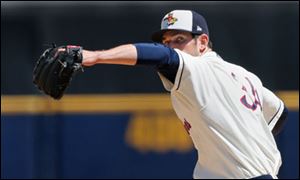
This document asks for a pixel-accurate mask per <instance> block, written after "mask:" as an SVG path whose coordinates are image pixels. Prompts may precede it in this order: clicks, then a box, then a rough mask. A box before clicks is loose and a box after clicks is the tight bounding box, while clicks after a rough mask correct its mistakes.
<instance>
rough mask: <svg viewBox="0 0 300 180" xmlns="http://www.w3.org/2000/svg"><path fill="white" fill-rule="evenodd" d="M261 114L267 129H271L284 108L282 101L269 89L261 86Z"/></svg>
mask: <svg viewBox="0 0 300 180" xmlns="http://www.w3.org/2000/svg"><path fill="white" fill-rule="evenodd" d="M262 90H263V92H262V95H263V114H264V117H265V120H266V122H267V123H268V126H269V129H270V130H272V129H273V128H274V127H275V125H276V123H277V121H278V120H279V118H280V117H281V114H282V112H283V110H284V103H283V102H282V101H281V100H280V99H279V98H278V97H277V96H276V95H275V94H274V93H273V92H271V91H270V90H268V89H267V88H265V87H263V89H262Z"/></svg>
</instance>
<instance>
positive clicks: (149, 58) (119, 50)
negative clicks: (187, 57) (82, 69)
mask: <svg viewBox="0 0 300 180" xmlns="http://www.w3.org/2000/svg"><path fill="white" fill-rule="evenodd" d="M95 64H120V65H132V66H133V65H146V66H154V67H156V68H157V70H158V71H159V72H160V73H162V74H163V75H164V76H165V77H166V78H168V79H169V80H170V81H171V82H174V81H175V76H176V73H177V70H178V67H179V56H178V54H177V52H176V51H175V50H174V49H172V48H169V47H167V46H163V45H161V44H156V43H137V44H126V45H121V46H117V47H115V48H112V49H109V50H103V51H87V50H83V65H84V66H92V65H95Z"/></svg>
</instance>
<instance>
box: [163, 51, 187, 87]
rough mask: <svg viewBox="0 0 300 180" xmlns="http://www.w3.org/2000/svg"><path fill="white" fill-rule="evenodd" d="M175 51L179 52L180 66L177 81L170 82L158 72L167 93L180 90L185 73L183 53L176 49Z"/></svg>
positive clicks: (176, 76) (176, 75)
mask: <svg viewBox="0 0 300 180" xmlns="http://www.w3.org/2000/svg"><path fill="white" fill-rule="evenodd" d="M175 51H176V52H177V54H178V56H179V66H178V69H177V72H176V74H175V80H174V82H172V81H170V80H169V79H168V78H166V77H165V76H164V75H163V73H161V72H159V71H158V75H159V77H160V79H161V81H162V83H163V85H164V87H165V89H166V90H167V91H172V90H176V89H178V88H179V85H180V82H181V78H182V73H183V69H184V62H183V57H182V53H181V52H180V50H178V49H175Z"/></svg>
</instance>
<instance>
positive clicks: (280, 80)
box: [1, 1, 299, 179]
mask: <svg viewBox="0 0 300 180" xmlns="http://www.w3.org/2000/svg"><path fill="white" fill-rule="evenodd" d="M173 9H190V10H194V11H196V12H199V13H200V14H202V15H203V16H204V17H205V18H206V20H207V22H208V26H209V30H210V38H211V40H212V42H213V46H214V47H213V49H214V50H215V51H216V52H218V53H219V54H220V55H221V56H222V57H223V58H224V59H225V60H227V61H229V62H232V63H235V64H238V65H242V66H243V67H245V68H246V69H248V70H249V71H251V72H253V73H255V74H257V75H258V76H259V77H260V78H261V80H262V82H263V83H264V86H266V87H267V88H269V89H270V90H272V91H273V92H275V93H276V94H277V95H278V96H279V97H280V98H282V99H283V101H284V102H285V103H286V105H287V106H288V108H289V110H290V114H289V117H288V118H289V119H288V122H287V125H286V128H285V129H284V131H283V132H282V133H281V134H280V135H279V136H277V137H276V141H277V143H278V147H279V149H280V151H281V154H282V158H283V165H282V166H281V169H280V172H279V175H278V177H279V178H299V2H298V1H294V2H214V1H211V2H195V1H194V2H63V1H62V2H20V1H19V2H17V1H15V2H8V1H1V178H5V179H8V178H9V179H10V178H192V174H193V169H194V166H195V163H196V161H197V154H196V151H195V149H194V148H193V145H192V143H191V141H190V139H189V136H188V135H187V133H186V132H185V131H184V128H183V126H182V124H181V122H180V121H179V120H178V119H177V117H176V115H175V113H174V111H173V110H172V106H171V103H170V99H169V94H168V93H167V92H166V91H165V90H164V88H163V86H162V83H161V81H160V79H159V77H158V75H157V73H156V72H155V70H154V69H152V68H147V67H143V66H134V67H129V66H121V65H101V66H100V65H98V66H94V67H90V68H86V69H85V72H84V73H81V74H80V75H78V76H76V77H75V78H73V80H72V82H71V85H70V87H69V88H68V89H67V91H66V95H65V96H64V98H63V99H62V100H61V101H54V100H52V99H50V98H49V97H46V96H44V95H42V94H41V93H40V92H39V91H38V90H37V88H36V87H35V86H34V85H33V83H32V71H33V67H34V65H35V63H36V61H37V59H38V58H39V56H40V55H41V53H42V52H43V51H44V50H45V49H46V48H47V46H48V45H49V44H51V43H52V42H55V43H56V44H57V45H66V44H74V45H81V46H83V47H84V48H85V49H89V50H101V49H109V48H111V47H114V46H117V45H121V44H124V43H135V42H151V41H150V36H151V34H152V32H154V31H156V30H158V29H159V28H160V21H161V19H162V17H163V16H164V15H165V14H166V13H167V12H169V11H171V10H173Z"/></svg>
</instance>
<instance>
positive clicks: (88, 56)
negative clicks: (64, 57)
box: [82, 50, 98, 66]
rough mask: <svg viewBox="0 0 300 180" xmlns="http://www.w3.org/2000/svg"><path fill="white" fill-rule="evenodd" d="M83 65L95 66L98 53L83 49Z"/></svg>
mask: <svg viewBox="0 0 300 180" xmlns="http://www.w3.org/2000/svg"><path fill="white" fill-rule="evenodd" d="M82 57H83V60H82V65H83V66H93V65H95V64H96V63H97V59H98V53H97V52H96V51H88V50H83V51H82Z"/></svg>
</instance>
